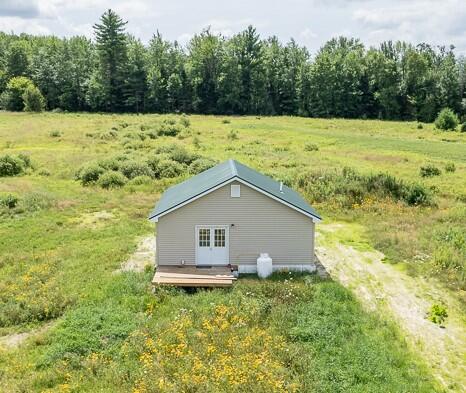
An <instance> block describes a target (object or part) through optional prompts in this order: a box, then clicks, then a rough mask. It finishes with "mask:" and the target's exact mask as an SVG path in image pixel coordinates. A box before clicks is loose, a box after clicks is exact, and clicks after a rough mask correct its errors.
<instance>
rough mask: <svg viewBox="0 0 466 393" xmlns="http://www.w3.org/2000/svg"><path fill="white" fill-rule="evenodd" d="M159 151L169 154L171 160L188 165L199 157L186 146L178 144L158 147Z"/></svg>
mask: <svg viewBox="0 0 466 393" xmlns="http://www.w3.org/2000/svg"><path fill="white" fill-rule="evenodd" d="M157 153H159V154H167V155H168V157H169V158H170V159H171V160H173V161H176V162H179V163H180V164H186V165H190V164H191V163H192V162H193V161H194V160H197V159H198V158H199V156H198V155H197V154H195V153H190V152H189V151H188V150H186V149H185V148H184V147H182V146H179V145H176V144H172V145H168V146H161V147H159V148H158V149H157Z"/></svg>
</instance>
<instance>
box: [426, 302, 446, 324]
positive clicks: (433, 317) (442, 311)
mask: <svg viewBox="0 0 466 393" xmlns="http://www.w3.org/2000/svg"><path fill="white" fill-rule="evenodd" d="M447 317H448V312H447V308H446V307H445V306H444V305H441V304H433V305H432V307H431V308H430V310H429V312H428V313H427V319H428V320H429V321H431V322H433V323H436V324H438V325H442V324H443V322H444V321H445V319H446V318H447Z"/></svg>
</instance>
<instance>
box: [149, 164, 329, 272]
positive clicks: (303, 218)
mask: <svg viewBox="0 0 466 393" xmlns="http://www.w3.org/2000/svg"><path fill="white" fill-rule="evenodd" d="M149 218H150V220H151V221H153V222H156V223H157V229H156V231H157V237H156V263H157V266H158V268H161V267H174V266H191V267H197V268H200V267H220V266H223V267H225V266H232V265H234V266H237V268H238V271H239V273H255V272H256V271H257V259H258V257H259V256H260V255H261V254H264V253H267V254H268V256H269V257H270V258H271V259H272V268H273V271H276V270H295V271H309V272H310V271H314V270H315V265H314V238H315V223H316V222H319V221H320V220H321V217H320V216H319V215H318V214H317V212H316V211H315V210H314V209H313V208H312V207H311V206H310V205H309V204H308V203H307V202H306V201H305V200H304V199H303V198H302V197H301V196H300V195H299V194H298V193H297V192H296V191H294V190H292V189H291V188H289V187H287V186H286V185H284V184H283V183H282V182H278V181H276V180H273V179H272V178H270V177H268V176H265V175H263V174H261V173H259V172H257V171H255V170H253V169H251V168H249V167H247V166H246V165H243V164H241V163H239V162H237V161H235V160H228V161H226V162H223V163H221V164H219V165H217V166H215V167H213V168H210V169H208V170H206V171H204V172H202V173H200V174H198V175H196V176H193V177H191V178H190V179H188V180H186V181H184V182H182V183H180V184H177V185H175V186H173V187H170V188H169V189H167V190H166V191H165V193H164V194H163V195H162V196H161V198H160V200H159V201H158V203H157V204H156V206H155V208H154V210H153V211H152V213H151V214H150V216H149ZM199 271H200V270H199Z"/></svg>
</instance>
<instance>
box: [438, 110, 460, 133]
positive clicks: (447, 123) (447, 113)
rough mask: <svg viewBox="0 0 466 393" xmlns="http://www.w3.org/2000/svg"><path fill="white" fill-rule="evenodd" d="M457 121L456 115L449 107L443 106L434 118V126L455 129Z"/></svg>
mask: <svg viewBox="0 0 466 393" xmlns="http://www.w3.org/2000/svg"><path fill="white" fill-rule="evenodd" d="M458 123H459V120H458V116H456V113H455V112H453V111H452V110H451V109H450V108H443V109H442V110H441V111H440V113H439V114H438V116H437V118H436V119H435V127H437V128H438V129H439V130H444V131H448V130H455V129H456V127H457V126H458Z"/></svg>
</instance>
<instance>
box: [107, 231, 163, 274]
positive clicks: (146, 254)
mask: <svg viewBox="0 0 466 393" xmlns="http://www.w3.org/2000/svg"><path fill="white" fill-rule="evenodd" d="M154 263H155V236H154V235H149V236H147V237H144V238H141V239H140V240H139V243H138V246H137V249H136V251H135V252H134V253H133V254H131V256H130V257H129V258H128V260H127V261H125V262H124V263H122V264H121V267H120V268H119V269H118V270H117V271H116V272H143V271H144V269H145V267H146V266H153V265H154Z"/></svg>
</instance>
